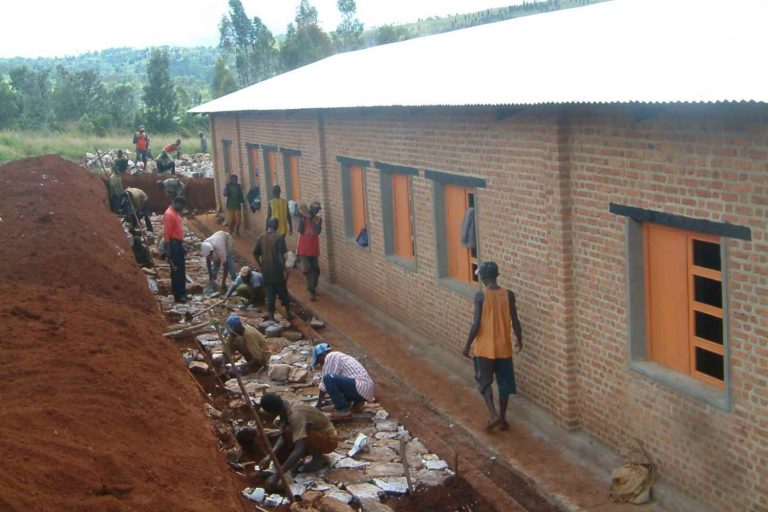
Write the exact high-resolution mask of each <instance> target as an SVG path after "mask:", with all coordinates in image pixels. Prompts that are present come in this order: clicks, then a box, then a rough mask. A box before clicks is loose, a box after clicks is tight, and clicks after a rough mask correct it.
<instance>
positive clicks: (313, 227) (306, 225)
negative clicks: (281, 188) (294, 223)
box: [296, 201, 323, 300]
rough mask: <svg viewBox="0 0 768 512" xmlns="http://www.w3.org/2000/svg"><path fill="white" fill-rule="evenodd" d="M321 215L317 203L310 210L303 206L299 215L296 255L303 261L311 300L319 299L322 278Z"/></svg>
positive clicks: (302, 264) (305, 279)
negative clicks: (318, 285) (318, 287)
mask: <svg viewBox="0 0 768 512" xmlns="http://www.w3.org/2000/svg"><path fill="white" fill-rule="evenodd" d="M318 213H320V203H319V202H317V201H315V202H313V203H312V204H311V205H310V207H309V208H307V205H306V204H303V205H301V209H300V215H299V227H298V231H299V243H298V245H297V247H296V255H297V256H298V257H299V259H300V260H301V268H302V271H303V273H304V281H306V283H307V291H309V300H315V299H316V298H317V280H318V278H319V277H320V264H319V263H318V257H319V256H320V238H319V236H320V232H321V231H322V230H323V219H322V217H320V216H319V215H318Z"/></svg>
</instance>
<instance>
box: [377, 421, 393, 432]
mask: <svg viewBox="0 0 768 512" xmlns="http://www.w3.org/2000/svg"><path fill="white" fill-rule="evenodd" d="M375 426H376V430H378V431H379V432H397V422H396V421H392V420H387V421H377V422H376V423H375Z"/></svg>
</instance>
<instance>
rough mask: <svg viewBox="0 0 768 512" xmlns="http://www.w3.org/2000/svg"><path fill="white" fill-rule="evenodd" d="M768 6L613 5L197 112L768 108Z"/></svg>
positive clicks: (296, 74)
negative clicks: (660, 105) (689, 105)
mask: <svg viewBox="0 0 768 512" xmlns="http://www.w3.org/2000/svg"><path fill="white" fill-rule="evenodd" d="M767 20H768V0H729V1H728V2H723V1H715V0H674V1H672V0H613V1H611V2H605V3H600V4H595V5H590V6H586V7H580V8H576V9H568V10H563V11H556V12H552V13H547V14H540V15H535V16H528V17H524V18H518V19H512V20H508V21H502V22H498V23H492V24H488V25H482V26H478V27H473V28H468V29H464V30H457V31H454V32H448V33H445V34H438V35H434V36H428V37H422V38H418V39H412V40H410V41H404V42H402V43H395V44H388V45H383V46H377V47H373V48H368V49H365V50H360V51H357V52H349V53H343V54H338V55H334V56H331V57H328V58H326V59H323V60H321V61H318V62H315V63H313V64H310V65H307V66H304V67H302V68H299V69H296V70H294V71H290V72H288V73H284V74H282V75H278V76H276V77H274V78H271V79H269V80H265V81H264V82H260V83H258V84H255V85H252V86H250V87H246V88H244V89H241V90H239V91H237V92H234V93H232V94H229V95H227V96H223V97H221V98H218V99H216V100H213V101H211V102H208V103H205V104H203V105H200V106H198V107H195V108H193V109H191V110H190V112H198V113H205V112H233V111H242V110H296V109H330V108H350V107H380V106H440V105H448V106H459V105H533V104H546V103H550V104H561V103H628V102H653V103H657V102H697V103H698V102H740V101H754V102H760V103H766V102H768V66H766V64H765V51H766V49H768V30H766V29H765V23H766V21H767Z"/></svg>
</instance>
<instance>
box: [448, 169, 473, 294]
mask: <svg viewBox="0 0 768 512" xmlns="http://www.w3.org/2000/svg"><path fill="white" fill-rule="evenodd" d="M471 197H474V190H473V189H468V188H464V187H460V186H458V185H453V184H449V183H446V184H445V185H444V186H443V200H444V203H445V237H446V244H445V246H446V252H447V254H446V256H447V260H448V277H450V278H452V279H455V280H457V281H461V282H463V283H468V284H472V283H474V279H473V272H472V268H473V265H477V258H476V257H474V256H473V255H472V251H471V250H470V249H469V248H467V247H464V246H463V245H461V225H462V223H463V221H464V213H466V211H467V208H469V205H470V204H471V202H472V200H471Z"/></svg>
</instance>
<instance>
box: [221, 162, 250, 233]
mask: <svg viewBox="0 0 768 512" xmlns="http://www.w3.org/2000/svg"><path fill="white" fill-rule="evenodd" d="M224 197H226V198H227V204H226V207H227V226H228V227H229V234H231V235H232V234H234V235H235V236H240V221H241V220H242V215H243V214H242V210H243V205H244V204H245V195H244V194H243V186H242V185H240V184H239V183H238V182H237V176H235V175H234V174H233V175H232V176H230V177H229V182H228V183H227V186H226V187H224Z"/></svg>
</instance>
